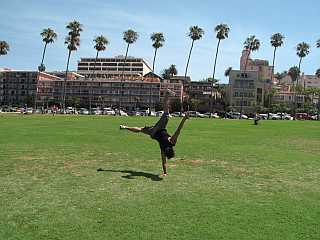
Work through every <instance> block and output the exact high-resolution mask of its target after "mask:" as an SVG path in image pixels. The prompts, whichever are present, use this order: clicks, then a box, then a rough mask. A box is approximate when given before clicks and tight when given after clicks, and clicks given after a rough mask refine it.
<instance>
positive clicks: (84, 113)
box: [79, 108, 89, 115]
mask: <svg viewBox="0 0 320 240" xmlns="http://www.w3.org/2000/svg"><path fill="white" fill-rule="evenodd" d="M79 113H80V114H83V115H89V111H88V109H86V108H80V111H79Z"/></svg>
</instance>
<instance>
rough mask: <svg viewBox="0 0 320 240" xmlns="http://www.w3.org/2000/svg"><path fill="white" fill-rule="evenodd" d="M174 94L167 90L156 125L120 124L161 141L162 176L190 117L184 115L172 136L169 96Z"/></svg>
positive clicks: (124, 127)
mask: <svg viewBox="0 0 320 240" xmlns="http://www.w3.org/2000/svg"><path fill="white" fill-rule="evenodd" d="M170 95H171V96H174V93H173V92H172V91H170V90H167V91H166V93H165V97H164V100H163V111H164V113H163V114H162V116H161V118H160V120H159V121H158V122H157V123H156V124H155V125H154V126H150V127H149V126H146V127H128V126H125V125H120V129H121V130H122V129H127V130H129V131H131V132H134V133H144V134H147V135H149V136H150V137H151V138H152V139H154V140H156V141H157V142H158V143H159V146H160V150H161V158H162V169H163V174H162V176H167V174H168V173H167V159H170V158H173V157H174V155H175V152H174V149H173V148H174V146H175V145H176V144H177V141H178V137H179V135H180V131H181V129H182V128H183V125H184V123H185V121H186V120H187V119H188V118H189V115H188V113H186V115H185V116H184V117H183V119H182V121H181V122H180V124H179V126H178V128H177V129H176V131H175V133H174V134H173V135H172V136H171V135H170V134H169V133H168V131H167V129H166V126H167V124H168V121H169V96H170Z"/></svg>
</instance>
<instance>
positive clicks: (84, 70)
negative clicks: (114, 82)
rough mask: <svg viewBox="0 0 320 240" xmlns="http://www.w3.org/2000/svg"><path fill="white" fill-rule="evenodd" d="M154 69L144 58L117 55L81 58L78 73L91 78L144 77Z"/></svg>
mask: <svg viewBox="0 0 320 240" xmlns="http://www.w3.org/2000/svg"><path fill="white" fill-rule="evenodd" d="M151 71H152V69H151V68H150V67H149V65H148V64H147V63H146V62H145V61H144V60H143V59H142V58H134V57H127V59H126V61H125V58H124V56H117V57H114V58H98V59H97V61H96V59H95V58H81V60H80V61H79V62H78V73H79V74H81V75H84V76H85V77H90V78H115V77H122V75H124V76H125V77H133V78H134V77H139V76H140V77H142V76H144V75H146V74H147V73H149V72H151Z"/></svg>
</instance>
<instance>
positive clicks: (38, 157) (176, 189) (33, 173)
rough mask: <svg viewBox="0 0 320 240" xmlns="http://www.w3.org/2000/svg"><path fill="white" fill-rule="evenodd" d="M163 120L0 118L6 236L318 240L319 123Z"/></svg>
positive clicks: (0, 211)
mask: <svg viewBox="0 0 320 240" xmlns="http://www.w3.org/2000/svg"><path fill="white" fill-rule="evenodd" d="M156 120H157V119H156V118H143V117H141V118H138V117H137V118H131V117H130V118H116V117H105V116H100V117H94V116H92V117H91V116H56V117H52V116H8V115H4V114H2V115H0V239H1V240H2V239H3V240H9V239H12V240H18V239H23V240H29V239H37V240H38V239H75V240H78V239H95V240H97V239H104V240H105V239H110V240H111V239H112V240H116V239H121V240H122V239H130V240H132V239H201V240H203V239H219V240H220V239H237V240H239V239H250V240H252V239H259V240H261V239H268V240H269V239H272V240H273V239H320V147H319V146H320V122H311V121H305V122H303V121H262V122H261V124H260V125H259V126H254V125H253V122H252V121H245V120H243V121H238V120H213V119H190V120H188V122H187V123H186V125H185V129H184V130H183V131H182V133H181V138H180V139H179V142H178V144H177V147H176V155H177V156H176V158H175V159H173V160H170V162H169V175H168V176H167V177H165V178H163V179H162V178H160V177H158V175H159V174H160V173H161V160H160V153H159V148H158V145H157V143H156V142H154V141H152V140H151V139H150V138H149V137H148V136H146V135H143V134H133V133H129V132H127V131H119V128H118V126H119V124H121V123H126V124H130V125H138V126H139V125H142V126H144V125H148V124H151V123H154V122H155V121H156ZM178 122H179V119H171V120H170V122H169V132H172V131H173V130H174V128H175V127H176V126H177V125H178ZM98 168H102V169H103V170H104V171H99V172H98V171H97V169H98Z"/></svg>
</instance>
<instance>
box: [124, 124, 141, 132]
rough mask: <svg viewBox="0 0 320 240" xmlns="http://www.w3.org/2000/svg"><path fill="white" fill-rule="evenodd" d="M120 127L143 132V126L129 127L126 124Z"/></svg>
mask: <svg viewBox="0 0 320 240" xmlns="http://www.w3.org/2000/svg"><path fill="white" fill-rule="evenodd" d="M120 129H127V130H128V131H130V132H135V133H139V132H142V128H141V127H128V126H125V125H120Z"/></svg>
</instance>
